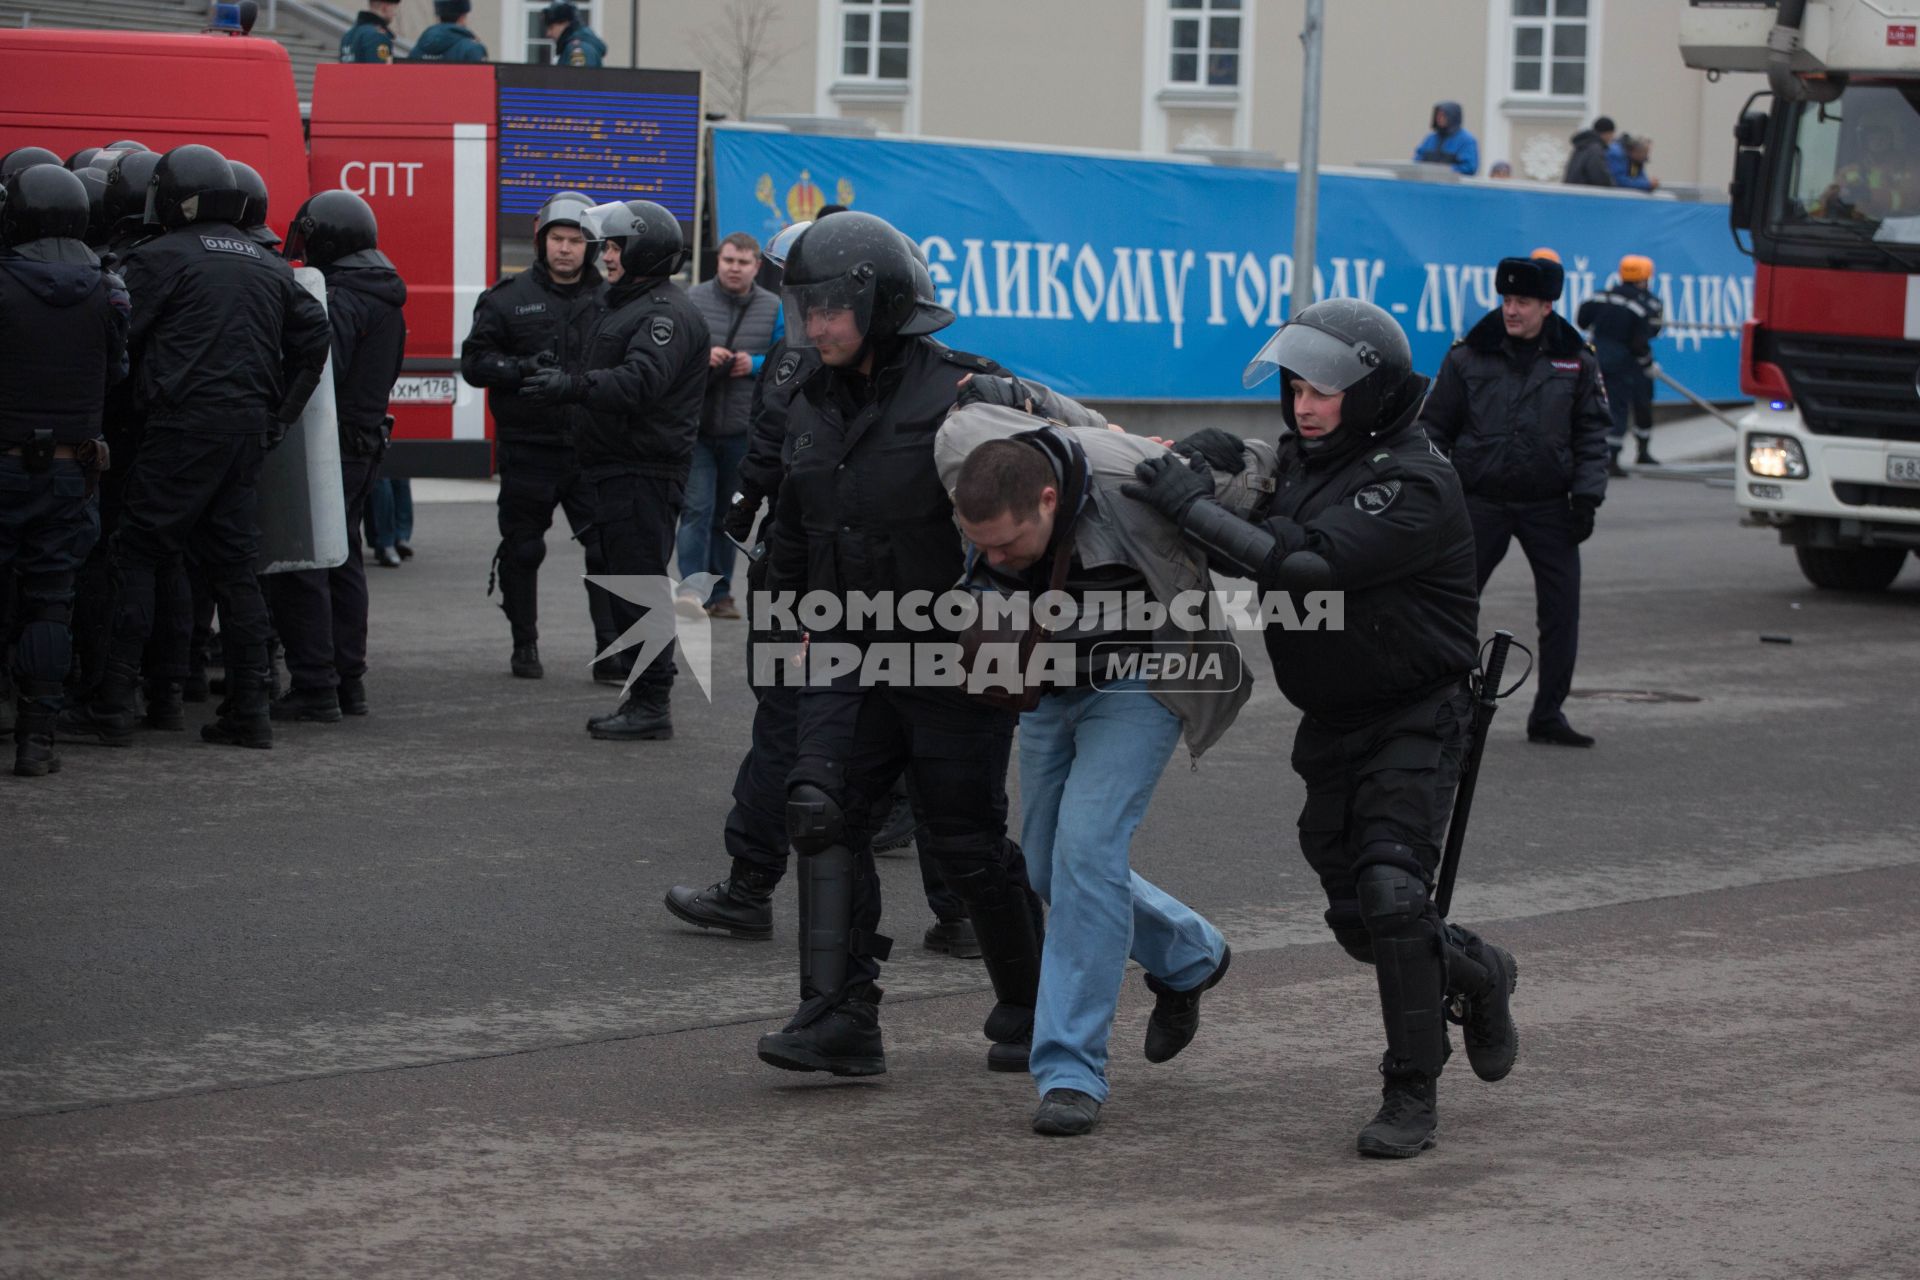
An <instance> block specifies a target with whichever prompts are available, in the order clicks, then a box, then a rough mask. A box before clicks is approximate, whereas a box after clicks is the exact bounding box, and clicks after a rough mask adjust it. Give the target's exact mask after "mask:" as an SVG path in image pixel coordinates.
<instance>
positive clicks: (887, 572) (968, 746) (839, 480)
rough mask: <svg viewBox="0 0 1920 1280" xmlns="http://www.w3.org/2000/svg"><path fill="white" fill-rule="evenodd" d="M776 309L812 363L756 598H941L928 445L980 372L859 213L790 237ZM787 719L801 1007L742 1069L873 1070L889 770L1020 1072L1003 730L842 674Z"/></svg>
mask: <svg viewBox="0 0 1920 1280" xmlns="http://www.w3.org/2000/svg"><path fill="white" fill-rule="evenodd" d="M783 293H784V305H785V307H786V314H787V320H788V334H789V338H788V342H789V346H790V347H798V346H800V345H803V344H804V345H810V346H812V347H814V348H815V349H816V350H817V352H818V354H819V359H820V362H821V363H820V367H819V368H817V369H816V370H815V371H814V372H813V374H812V375H811V376H809V377H808V378H807V380H806V381H805V383H804V384H803V385H802V386H801V388H800V391H799V394H798V395H797V396H795V398H794V399H793V401H792V403H791V408H790V411H789V417H788V424H787V431H788V435H789V437H790V438H791V441H792V463H791V466H790V467H789V469H788V472H787V475H786V478H785V480H784V482H783V483H782V485H781V488H780V494H779V499H778V502H777V503H776V506H775V519H776V528H775V531H774V541H773V553H772V554H773V560H772V568H771V572H770V575H769V582H768V587H769V589H770V590H772V591H775V592H780V591H785V590H795V591H815V592H823V593H831V594H832V595H833V596H836V597H838V598H839V599H840V601H841V602H842V604H843V606H844V604H845V602H846V601H847V598H848V596H849V594H850V593H853V592H864V593H867V594H868V595H870V596H871V595H875V594H878V593H891V594H892V595H893V597H894V599H895V600H896V601H898V600H900V599H901V598H902V597H903V596H905V595H906V594H908V593H911V592H915V591H926V592H928V593H930V594H931V595H933V596H938V595H941V594H942V593H944V592H946V591H947V590H948V589H950V588H951V587H953V586H954V584H955V583H957V582H958V581H959V580H960V578H961V575H962V572H963V570H964V567H965V564H964V556H963V553H962V548H961V540H960V535H959V531H958V530H957V528H956V527H955V525H954V523H953V507H952V503H951V502H950V501H949V499H948V497H947V493H946V487H945V486H944V485H943V484H942V483H941V480H940V476H939V472H938V470H937V469H936V468H935V465H934V458H933V437H934V432H935V430H936V429H937V428H938V427H939V425H940V422H941V419H942V418H943V417H945V415H946V413H947V411H948V410H949V409H951V408H952V407H953V405H954V403H955V400H956V397H957V394H958V391H959V384H960V382H961V381H962V379H963V378H965V377H966V376H967V375H969V374H971V373H977V372H982V371H986V370H991V369H992V368H994V367H995V366H993V365H992V364H991V362H989V361H982V360H980V359H979V358H977V357H973V356H968V355H964V354H962V353H959V352H956V351H952V350H949V349H948V348H945V347H942V346H940V345H939V344H938V343H935V342H932V341H930V340H929V338H928V337H927V335H928V334H930V333H932V332H933V331H934V330H936V329H938V328H939V327H940V325H941V319H940V318H938V317H937V316H936V315H935V314H934V313H933V312H931V311H929V310H927V309H925V308H923V307H922V306H921V305H920V304H919V303H918V301H917V300H916V297H915V289H914V270H913V258H912V255H911V254H910V253H909V252H908V250H907V248H906V245H905V243H904V240H903V238H902V237H901V235H900V233H899V232H897V231H895V230H894V229H893V228H892V227H891V226H889V225H888V224H887V223H886V222H884V221H882V220H881V219H879V218H876V217H873V216H872V215H870V214H863V213H857V212H846V213H840V214H835V215H834V216H833V217H832V218H828V219H823V220H821V221H819V222H816V223H814V224H813V225H812V226H811V227H809V228H807V230H806V231H805V232H804V233H802V234H801V236H800V238H799V241H798V242H797V243H796V244H795V246H794V248H793V251H792V253H791V254H790V255H789V256H788V258H787V266H786V276H785V281H784V290H783ZM777 368H778V366H776V371H777ZM776 376H777V372H776ZM812 639H813V640H814V641H815V642H816V643H819V642H823V641H825V642H832V643H842V644H850V645H853V646H855V647H857V648H858V649H860V650H862V651H863V652H864V651H865V650H866V649H867V647H868V646H869V645H870V644H872V643H875V642H886V641H901V640H904V641H908V642H912V641H915V640H929V639H931V640H942V639H951V637H946V636H942V635H940V634H938V633H932V634H929V633H926V632H911V631H903V632H899V633H897V634H891V635H890V634H887V633H884V632H877V631H874V630H872V629H869V630H865V631H854V630H851V629H848V628H839V629H836V630H834V631H833V632H831V633H829V634H827V635H819V634H816V635H814V636H813V637H812ZM799 716H800V724H799V753H798V759H797V761H796V763H795V765H794V769H793V772H792V774H791V776H790V779H789V786H788V796H787V800H788V803H787V831H788V835H789V839H790V843H791V844H792V847H793V850H794V852H796V853H798V854H799V855H800V866H799V867H798V868H797V869H796V874H797V875H798V876H799V878H800V927H801V937H802V939H803V942H802V950H801V961H800V995H801V1004H800V1007H799V1009H798V1011H797V1012H796V1013H795V1014H794V1016H793V1018H792V1020H791V1021H790V1022H789V1023H788V1024H787V1026H786V1028H785V1029H784V1030H782V1031H780V1032H776V1033H773V1034H770V1035H766V1036H763V1037H761V1040H760V1046H759V1054H760V1057H761V1059H762V1060H763V1061H765V1062H767V1063H769V1064H771V1065H773V1066H776V1067H781V1068H785V1069H787V1070H794V1071H829V1072H832V1073H833V1074H835V1075H875V1074H879V1073H880V1072H883V1071H885V1070H886V1055H885V1051H884V1048H883V1046H882V1042H881V1035H880V1023H879V1013H880V1009H879V1001H880V996H881V990H880V988H879V987H878V986H877V985H876V982H875V980H876V979H877V978H878V977H879V972H880V970H879V961H881V960H884V959H885V958H886V956H887V954H888V951H889V950H890V948H891V942H890V940H889V939H887V938H885V937H882V936H881V935H880V934H879V932H878V927H879V923H880V884H879V877H878V876H877V875H876V874H875V873H874V868H873V856H872V851H871V847H870V836H871V831H870V829H869V828H870V824H871V816H870V815H871V813H872V811H873V809H874V807H875V805H876V804H877V803H878V802H879V801H880V800H881V799H883V798H884V797H885V796H886V795H887V793H888V791H889V789H890V788H891V787H892V785H893V780H894V778H895V777H897V776H898V775H899V774H900V773H901V771H902V770H905V771H907V773H908V775H909V778H910V780H911V782H912V783H913V788H914V793H915V795H916V796H917V797H918V799H919V802H920V806H921V817H922V818H923V819H924V822H925V826H926V830H927V848H928V851H929V852H930V853H931V854H932V855H933V856H934V857H935V858H936V860H937V861H938V862H939V864H940V866H941V869H942V870H943V872H944V873H945V878H946V881H947V884H948V886H949V887H950V888H952V890H953V891H954V893H955V894H957V895H958V896H959V898H960V899H961V901H963V902H964V903H966V905H967V913H968V915H969V916H970V917H971V919H972V921H973V926H974V931H975V933H976V934H977V935H978V938H979V944H980V949H981V955H982V958H983V959H984V960H985V963H986V967H987V972H988V975H989V977H990V978H991V979H992V982H993V988H994V994H995V997H996V1001H997V1003H996V1004H995V1006H994V1009H993V1012H992V1013H991V1014H990V1015H989V1017H988V1018H987V1021H986V1026H985V1031H986V1035H987V1039H988V1040H990V1041H992V1042H993V1044H992V1048H991V1049H990V1050H989V1063H990V1065H992V1066H995V1067H997V1068H999V1069H1003V1070H1010V1071H1020V1070H1025V1068H1026V1060H1027V1052H1028V1048H1029V1047H1030V1045H1031V1042H1032V1037H1033V1009H1034V1000H1035V997H1036V994H1037V991H1038V984H1039V964H1040V934H1041V923H1040V921H1041V915H1040V907H1039V899H1038V898H1037V897H1036V896H1035V894H1034V892H1033V890H1032V888H1031V887H1030V886H1029V885H1028V883H1027V877H1026V865H1025V862H1024V860H1023V859H1022V858H1021V856H1020V852H1019V847H1018V846H1017V845H1015V844H1014V843H1013V842H1012V841H1010V840H1008V839H1007V833H1006V817H1007V801H1006V772H1007V761H1008V755H1009V751H1010V748H1011V746H1012V740H1013V728H1014V715H1013V713H1012V712H1011V711H1009V710H1006V709H1004V708H1001V707H998V706H993V705H989V704H987V703H984V702H980V701H976V700H974V699H970V698H969V697H967V696H966V694H965V693H964V691H962V690H960V689H954V688H929V689H921V688H912V687H903V686H900V685H879V686H875V687H871V688H864V687H861V684H860V681H859V679H858V672H852V673H848V675H846V676H842V677H840V678H838V679H836V680H835V681H834V682H833V683H832V684H831V685H829V686H820V687H812V686H809V687H803V688H802V689H801V690H800V700H799Z"/></svg>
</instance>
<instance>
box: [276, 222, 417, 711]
mask: <svg viewBox="0 0 1920 1280" xmlns="http://www.w3.org/2000/svg"><path fill="white" fill-rule="evenodd" d="M287 257H288V258H289V259H291V260H294V261H297V262H303V263H305V264H306V265H307V266H309V267H316V268H318V269H319V271H320V273H321V274H322V275H324V276H325V277H326V278H327V320H328V322H329V324H330V325H331V327H332V330H333V390H334V403H335V405H336V408H337V416H338V421H339V434H340V491H341V493H342V495H343V496H344V497H345V499H346V506H347V529H348V531H349V532H348V538H347V559H346V562H345V563H343V564H341V565H340V566H339V567H338V568H334V569H302V570H294V571H291V572H286V573H276V574H274V575H272V576H271V577H270V578H268V579H267V582H268V584H269V595H270V596H271V600H272V605H273V621H274V627H275V629H276V630H277V631H278V632H279V635H280V643H281V645H282V647H284V648H285V650H286V655H287V673H288V675H289V677H290V685H291V687H290V688H289V689H288V690H287V692H286V693H285V694H284V695H282V696H281V697H280V698H278V699H276V700H275V701H274V703H273V707H272V715H273V718H274V719H275V720H313V721H318V722H320V723H322V724H332V723H334V722H336V721H338V720H339V719H340V717H341V716H342V715H350V716H363V715H366V714H367V689H366V681H365V676H366V671H367V572H366V566H365V564H364V563H363V561H362V559H361V549H360V539H359V538H357V537H354V536H353V535H352V531H354V530H357V529H359V527H360V521H361V518H362V516H363V515H364V514H365V512H366V504H367V493H368V491H369V490H371V489H372V487H373V481H374V476H375V473H376V472H377V471H378V470H379V466H380V455H381V454H383V453H385V452H386V448H387V430H388V424H389V423H390V422H391V421H392V419H390V418H389V417H388V416H387V398H388V396H389V395H391V394H392V392H393V384H394V380H395V379H396V378H398V377H399V376H400V362H401V360H402V359H403V358H404V356H405V354H406V346H407V326H406V322H405V321H404V320H403V319H402V318H401V314H400V309H401V308H402V307H403V306H404V305H405V304H406V301H407V286H406V282H405V281H403V280H402V279H401V278H400V273H399V272H398V271H396V270H394V267H393V262H392V261H391V260H390V259H389V258H388V257H387V255H386V254H384V253H382V252H380V227H379V223H378V222H377V221H376V220H375V218H374V216H373V210H372V209H371V208H369V207H368V206H367V202H366V201H365V200H363V199H361V198H360V197H359V196H357V195H355V194H354V193H353V192H351V191H322V192H320V193H319V194H318V195H316V196H314V197H313V198H312V199H310V200H308V201H307V202H306V203H305V204H303V205H301V206H300V212H298V213H296V214H295V215H294V217H293V222H292V223H291V224H290V225H289V227H288V231H287Z"/></svg>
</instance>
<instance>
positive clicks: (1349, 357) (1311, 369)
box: [1240, 320, 1380, 395]
mask: <svg viewBox="0 0 1920 1280" xmlns="http://www.w3.org/2000/svg"><path fill="white" fill-rule="evenodd" d="M1379 364H1380V353H1379V352H1377V351H1375V350H1374V349H1373V348H1372V347H1371V346H1369V345H1367V344H1366V343H1364V342H1349V341H1348V340H1347V339H1345V338H1341V337H1336V336H1335V335H1333V334H1331V333H1329V332H1327V331H1326V330H1325V329H1321V328H1317V327H1315V326H1314V325H1312V324H1308V323H1305V322H1303V321H1299V320H1295V321H1293V322H1291V323H1289V324H1284V325H1282V326H1280V331H1279V332H1278V333H1276V334H1274V335H1273V336H1272V337H1271V338H1269V339H1267V344H1266V345H1265V346H1264V347H1261V348H1260V352H1259V354H1258V355H1256V356H1254V358H1253V360H1252V361H1251V362H1250V363H1249V364H1248V365H1247V368H1246V372H1244V373H1243V374H1241V376H1240V383H1241V385H1242V386H1245V387H1257V386H1259V385H1260V384H1261V383H1263V382H1265V381H1266V380H1267V379H1268V378H1271V377H1272V376H1273V375H1274V374H1276V373H1278V372H1279V371H1280V370H1282V369H1285V370H1286V371H1287V372H1288V373H1289V374H1291V375H1292V376H1294V377H1296V378H1304V379H1306V380H1307V381H1308V382H1311V383H1312V384H1313V385H1314V387H1315V388H1316V389H1317V390H1319V391H1322V392H1325V393H1326V394H1328V395H1332V394H1333V393H1334V392H1336V391H1345V390H1346V389H1347V388H1348V387H1350V386H1352V385H1353V384H1354V383H1356V382H1358V381H1360V379H1362V378H1364V377H1366V376H1367V375H1368V374H1370V373H1372V372H1373V371H1374V369H1375V368H1376V367H1378V366H1379Z"/></svg>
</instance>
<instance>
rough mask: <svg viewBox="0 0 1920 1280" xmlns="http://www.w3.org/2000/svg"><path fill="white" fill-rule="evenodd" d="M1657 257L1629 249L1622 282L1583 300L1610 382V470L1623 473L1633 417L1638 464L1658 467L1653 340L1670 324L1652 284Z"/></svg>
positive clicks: (1583, 314)
mask: <svg viewBox="0 0 1920 1280" xmlns="http://www.w3.org/2000/svg"><path fill="white" fill-rule="evenodd" d="M1652 279H1653V259H1652V258H1648V257H1644V256H1642V255H1640V254H1637V253H1630V254H1628V255H1627V256H1626V257H1624V258H1622V259H1620V283H1619V284H1617V285H1615V286H1613V288H1611V289H1608V290H1607V291H1606V292H1605V293H1596V294H1594V295H1593V296H1592V297H1591V298H1588V299H1587V300H1586V301H1585V302H1583V303H1581V304H1580V312H1579V315H1578V317H1577V319H1578V322H1579V325H1580V327H1581V328H1582V329H1585V330H1587V331H1588V332H1589V333H1591V334H1592V335H1593V349H1594V354H1596V355H1597V356H1599V357H1600V373H1601V375H1602V376H1603V377H1604V378H1605V379H1606V384H1607V408H1608V409H1610V410H1611V411H1612V413H1613V426H1612V428H1611V429H1610V430H1608V432H1607V474H1608V475H1609V476H1615V477H1618V476H1624V475H1626V474H1628V473H1627V470H1626V468H1625V467H1622V466H1621V465H1620V449H1621V447H1622V446H1623V445H1625V444H1626V442H1627V422H1628V419H1629V417H1631V419H1632V422H1633V445H1634V459H1633V460H1634V463H1635V464H1636V465H1638V466H1642V467H1655V466H1659V465H1660V464H1659V463H1658V462H1657V461H1655V460H1654V456H1653V453H1652V451H1651V450H1650V449H1649V448H1648V446H1649V445H1651V444H1652V443H1653V370H1654V369H1655V368H1656V367H1657V366H1656V365H1655V364H1654V360H1653V340H1654V339H1655V338H1657V337H1659V336H1660V330H1661V328H1662V327H1663V326H1665V324H1666V323H1667V311H1666V306H1665V304H1663V303H1662V302H1661V301H1660V298H1659V296H1658V295H1656V294H1655V293H1654V291H1653V290H1652V289H1649V288H1648V287H1647V282H1648V281H1649V280H1652Z"/></svg>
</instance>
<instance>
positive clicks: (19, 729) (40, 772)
mask: <svg viewBox="0 0 1920 1280" xmlns="http://www.w3.org/2000/svg"><path fill="white" fill-rule="evenodd" d="M55 689H56V690H57V689H58V686H57V685H56V686H55ZM7 709H8V710H9V711H13V710H14V708H13V707H12V706H11V705H10V706H9V707H8V708H7ZM57 715H58V713H57V712H55V711H54V710H53V708H52V707H50V706H48V705H45V704H44V703H39V702H25V703H22V704H21V705H20V707H19V710H18V712H17V713H16V714H15V715H14V717H13V776H14V777H16V778H44V777H46V776H47V775H48V774H50V773H58V772H60V757H59V756H58V755H56V754H54V750H53V732H54V730H53V722H54V720H55V719H56V718H57Z"/></svg>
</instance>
